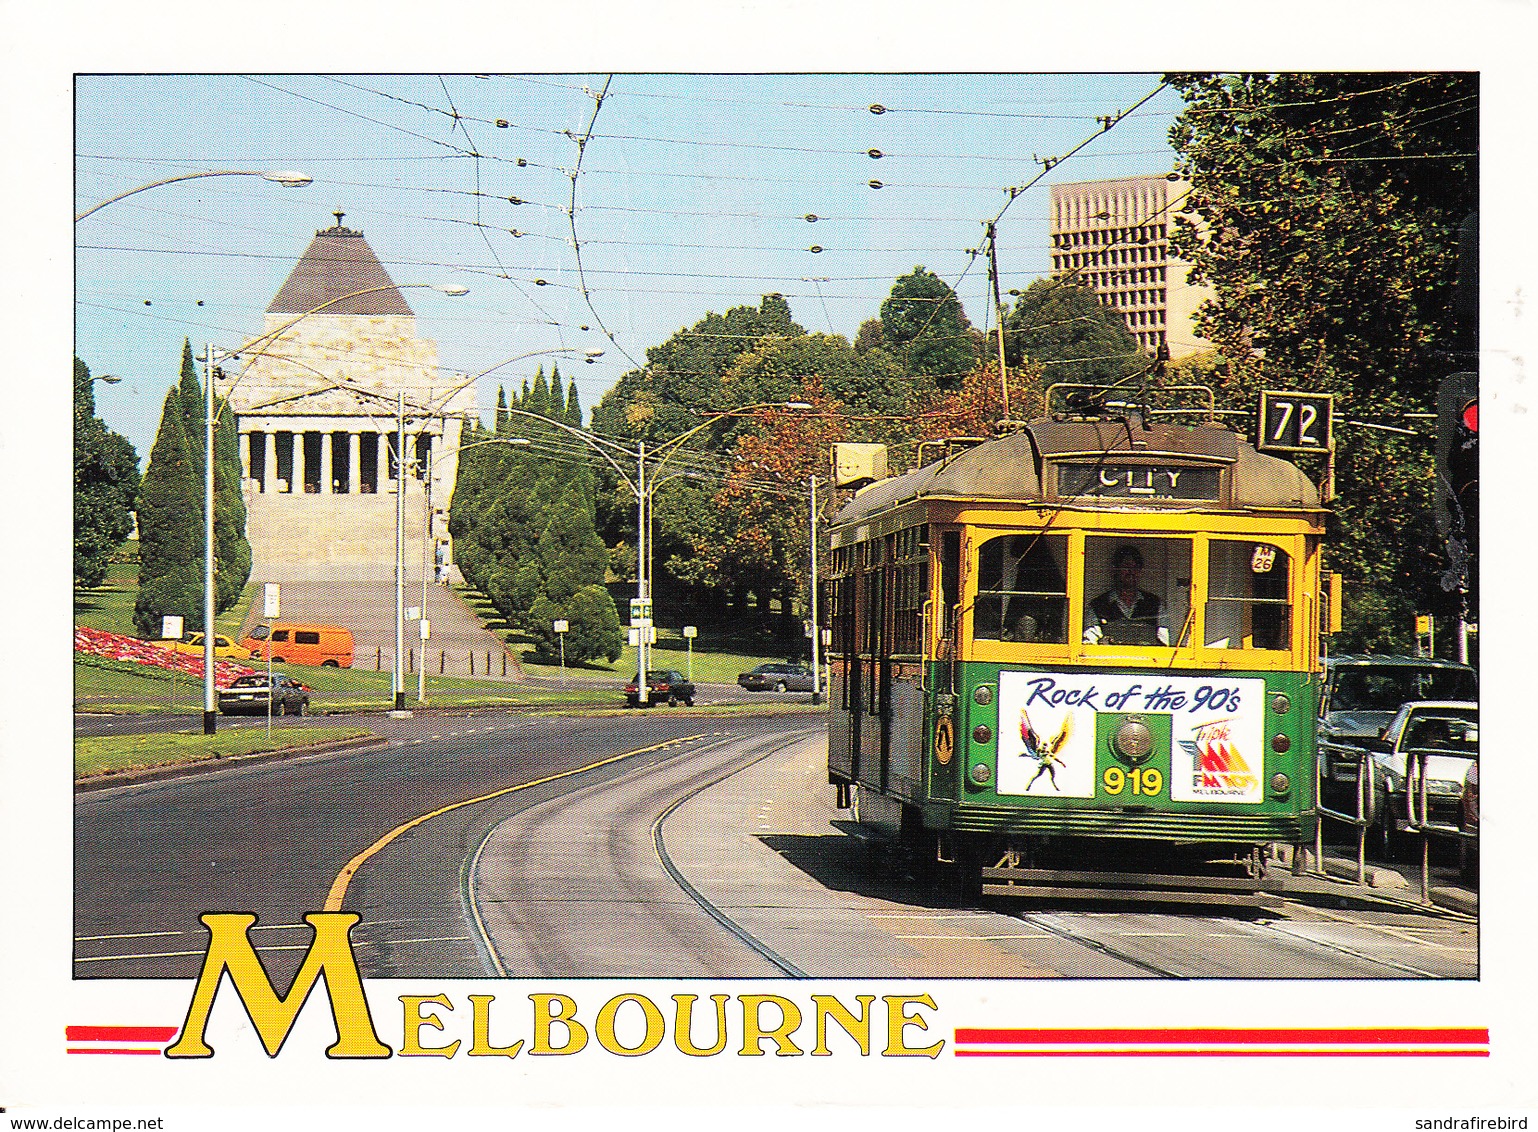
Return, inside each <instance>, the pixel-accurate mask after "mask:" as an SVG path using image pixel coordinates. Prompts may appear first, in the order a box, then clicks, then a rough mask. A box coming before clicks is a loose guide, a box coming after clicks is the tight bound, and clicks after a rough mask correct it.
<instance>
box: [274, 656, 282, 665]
mask: <svg viewBox="0 0 1538 1132" xmlns="http://www.w3.org/2000/svg"><path fill="white" fill-rule="evenodd" d="M272 663H274V664H282V663H283V658H282V657H281V656H275V657H273V658H272Z"/></svg>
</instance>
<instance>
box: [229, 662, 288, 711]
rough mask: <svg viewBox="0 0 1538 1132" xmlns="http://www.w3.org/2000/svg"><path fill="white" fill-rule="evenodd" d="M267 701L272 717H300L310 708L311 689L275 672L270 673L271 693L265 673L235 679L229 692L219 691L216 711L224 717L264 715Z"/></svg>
mask: <svg viewBox="0 0 1538 1132" xmlns="http://www.w3.org/2000/svg"><path fill="white" fill-rule="evenodd" d="M269 698H270V699H271V701H272V714H273V715H303V714H304V713H305V711H306V710H307V709H308V708H309V706H310V689H309V688H308V687H306V686H305V685H304V684H301V683H300V682H299V681H298V680H295V679H294V678H293V677H292V676H284V675H283V674H281V673H277V672H275V673H273V676H272V687H271V689H270V690H269V688H268V685H267V674H266V673H265V672H262V673H257V674H255V675H253V676H237V677H236V678H235V679H234V681H232V682H231V684H230V686H229V687H228V688H222V689H220V691H219V710H220V711H221V712H222V713H223V714H225V715H238V714H241V713H245V712H254V713H256V714H259V715H266V714H267V702H268V699H269Z"/></svg>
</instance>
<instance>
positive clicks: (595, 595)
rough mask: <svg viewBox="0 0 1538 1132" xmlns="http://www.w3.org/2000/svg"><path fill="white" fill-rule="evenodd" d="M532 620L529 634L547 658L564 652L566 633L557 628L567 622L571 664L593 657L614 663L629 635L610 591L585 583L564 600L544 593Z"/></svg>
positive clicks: (532, 614)
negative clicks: (561, 622) (563, 639)
mask: <svg viewBox="0 0 1538 1132" xmlns="http://www.w3.org/2000/svg"><path fill="white" fill-rule="evenodd" d="M529 620H530V625H529V636H531V637H533V638H534V642H535V645H536V647H537V648H538V649H539V651H540V653H541V654H543V655H544V656H547V657H555V656H558V655H561V650H562V647H563V642H562V641H561V639H560V638H561V636H562V634H559V633H557V632H556V631H555V622H556V621H557V620H564V621H566V623H567V631H566V633H565V634H564V636H565V641H564V648H565V657H566V662H567V663H568V664H583V663H585V662H587V661H589V660H606V661H608V662H609V663H610V664H613V663H614V662H615V661H616V660H618V659H619V658H620V654H621V652H622V651H623V647H624V640H625V638H624V633H623V632H622V631H621V629H620V623H619V612H618V611H617V610H616V609H615V608H614V600H613V599H612V598H611V597H610V596H609V591H608V590H606V589H604V588H603V587H602V586H600V585H590V586H583V587H582V588H581V589H579V590H577V591H576V592H575V593H573V594H572V595H571V596H570V597H569V598H567V599H566V600H565V601H564V602H555V601H551V600H550V599H549V598H547V597H545V596H544V595H543V594H542V595H540V597H539V598H537V599H536V600H535V602H534V608H533V609H531V610H530V611H529Z"/></svg>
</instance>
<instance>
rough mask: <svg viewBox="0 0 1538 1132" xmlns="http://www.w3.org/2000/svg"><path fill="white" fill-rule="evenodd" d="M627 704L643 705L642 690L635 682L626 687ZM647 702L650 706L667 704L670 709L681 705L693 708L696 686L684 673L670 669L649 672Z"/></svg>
mask: <svg viewBox="0 0 1538 1132" xmlns="http://www.w3.org/2000/svg"><path fill="white" fill-rule="evenodd" d="M625 702H626V703H627V704H629V705H630V706H631V707H639V706H640V704H641V689H640V685H639V684H638V683H637V682H636V681H635V680H632V681H630V683H628V684H626V685H625ZM646 702H647V703H648V704H657V703H665V704H667V705H668V706H669V707H677V706H678V705H679V704H683V705H684V706H685V707H693V706H694V685H693V684H692V683H690V682H689V681H688V680H687V679H685V677H684V674H683V673H682V672H675V671H674V670H673V669H670V668H669V669H661V670H658V671H655V672H648V673H647V674H646Z"/></svg>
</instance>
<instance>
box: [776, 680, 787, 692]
mask: <svg viewBox="0 0 1538 1132" xmlns="http://www.w3.org/2000/svg"><path fill="white" fill-rule="evenodd" d="M774 690H775V691H776V692H783V691H784V690H785V681H783V680H776V681H775V684H774Z"/></svg>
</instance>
